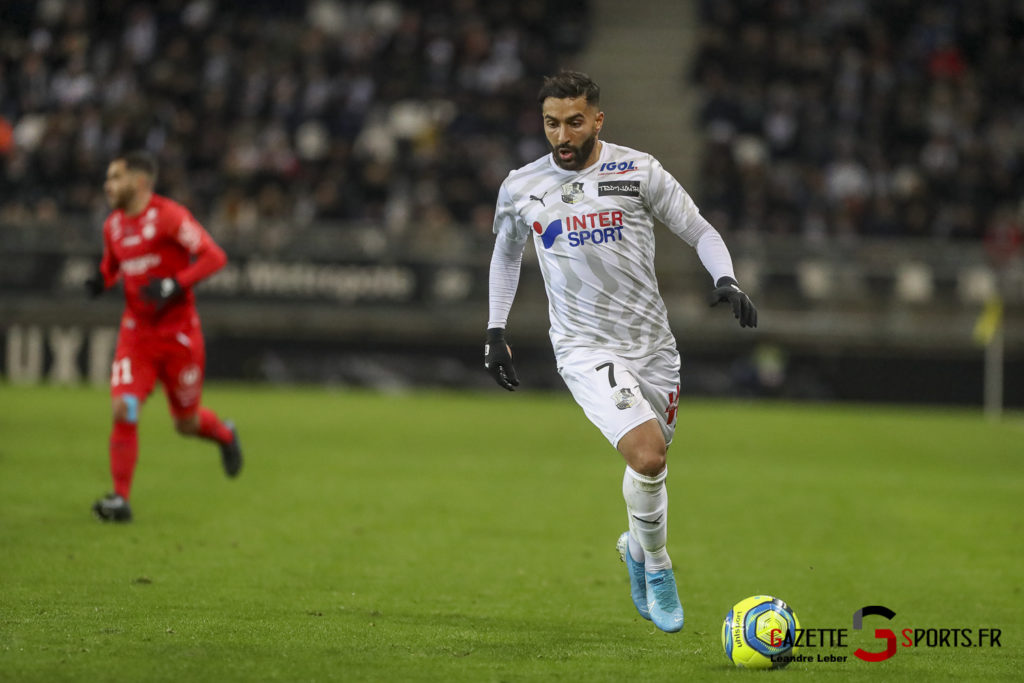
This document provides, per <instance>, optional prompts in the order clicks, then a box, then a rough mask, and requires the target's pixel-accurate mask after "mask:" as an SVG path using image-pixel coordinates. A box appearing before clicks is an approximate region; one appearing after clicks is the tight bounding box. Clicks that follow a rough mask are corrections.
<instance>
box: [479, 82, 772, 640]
mask: <svg viewBox="0 0 1024 683" xmlns="http://www.w3.org/2000/svg"><path fill="white" fill-rule="evenodd" d="M599 98H600V88H599V87H598V86H597V84H596V83H594V82H593V81H592V80H591V79H590V78H589V77H588V76H587V75H586V74H582V73H578V72H572V71H562V72H560V73H558V74H557V75H555V76H551V77H548V78H545V79H544V83H543V85H542V87H541V89H540V93H539V94H538V98H537V99H538V102H539V103H540V105H541V114H542V117H543V122H544V132H545V135H546V136H547V139H548V143H549V144H550V145H551V154H549V155H545V156H543V157H541V158H540V159H537V160H536V161H534V162H532V163H530V164H527V165H526V166H523V167H522V168H519V169H516V170H514V171H512V172H511V173H509V175H508V177H507V178H506V179H505V181H504V182H503V183H502V185H501V189H500V190H499V191H498V202H497V208H496V210H495V216H494V233H495V235H496V237H495V241H494V253H493V255H492V257H491V267H490V278H489V320H488V323H487V328H488V329H487V344H486V346H485V350H484V356H485V361H484V364H485V366H486V367H487V369H488V371H489V372H490V373H491V375H492V376H493V377H494V378H495V380H496V381H497V382H498V384H499V385H501V386H502V387H504V388H505V389H508V390H509V391H514V389H515V387H516V386H518V385H519V380H518V377H517V376H516V372H515V368H514V367H513V365H512V351H511V348H510V347H509V346H508V344H507V343H506V341H505V327H506V325H507V323H508V316H509V311H510V310H511V308H512V301H513V299H514V297H515V292H516V288H517V286H518V284H519V272H520V267H521V265H522V255H523V248H524V247H525V245H526V240H527V238H528V237H530V236H531V235H532V236H533V240H534V245H535V246H536V249H537V256H538V260H539V262H540V268H541V272H542V274H543V276H544V287H545V289H546V291H547V296H548V314H549V316H550V319H551V331H550V337H551V343H552V346H553V347H554V351H555V357H556V359H557V363H558V372H559V374H560V375H561V376H562V378H563V379H564V380H565V383H566V385H568V387H569V390H570V391H571V392H572V395H573V398H574V399H576V402H577V403H578V404H579V405H580V407H582V408H583V411H584V413H585V414H586V415H587V417H588V418H589V419H590V421H591V422H593V423H594V425H596V426H597V428H598V429H600V430H601V432H602V433H603V434H604V436H605V437H606V438H607V439H608V441H610V442H611V444H612V446H614V447H615V448H617V449H618V450H619V452H620V453H622V455H623V457H624V458H625V460H626V473H625V476H624V477H623V482H622V493H623V497H624V498H625V501H626V510H627V513H628V519H629V531H627V532H624V533H623V534H622V535H621V536H620V537H619V542H618V550H619V553H620V557H621V558H622V560H623V561H624V562H625V564H626V568H627V571H628V573H629V580H630V593H631V596H632V599H633V604H634V605H635V606H636V609H637V611H638V612H639V613H640V615H641V616H642V617H643V618H645V619H650V620H651V621H653V622H654V624H655V625H656V626H657V627H658V628H660V629H661V630H663V631H667V632H675V631H679V630H680V629H681V628H682V627H683V608H682V605H681V604H680V602H679V594H678V591H677V589H676V582H675V575H674V574H673V572H672V561H671V559H670V558H669V555H668V551H667V550H666V539H667V518H668V495H667V493H666V490H665V477H666V474H667V472H668V470H667V468H666V459H665V455H666V451H667V449H668V445H669V444H670V443H671V442H672V435H673V433H674V432H675V427H676V410H677V407H678V402H679V352H678V351H677V350H676V342H675V338H674V337H673V336H672V332H671V330H670V329H669V324H668V313H667V311H666V309H665V303H664V301H662V298H661V295H660V293H659V292H658V283H657V281H656V279H655V275H654V232H653V228H654V219H655V218H657V219H658V220H660V221H661V222H662V223H664V224H665V225H666V226H668V228H669V230H671V231H672V232H674V233H675V234H676V235H677V236H679V237H680V238H681V239H682V240H683V241H685V242H686V243H687V244H689V245H690V246H691V247H693V248H694V249H696V251H697V254H698V257H699V258H700V260H701V263H702V264H703V265H704V267H705V268H706V269H707V271H708V272H709V273H710V274H711V278H712V281H713V282H714V283H715V287H714V289H713V290H712V291H711V293H710V295H709V303H710V304H711V305H712V306H714V305H715V304H717V303H719V302H726V301H727V302H729V303H730V305H731V306H732V310H733V314H734V315H735V317H736V318H737V319H738V320H739V322H740V325H741V326H742V327H756V326H757V309H755V308H754V305H753V304H752V303H751V301H750V298H749V297H748V296H747V295H746V294H744V293H743V292H742V291H741V290H740V288H739V285H738V284H737V282H736V279H735V275H734V273H733V267H732V258H731V257H730V255H729V251H728V249H727V248H726V246H725V243H724V242H723V241H722V237H721V235H720V234H719V233H718V231H717V230H715V229H714V228H713V227H711V225H710V224H709V223H708V222H707V221H706V220H704V218H702V217H701V215H700V213H699V212H698V210H697V207H696V205H695V204H694V203H693V200H692V199H690V196H689V195H688V194H687V193H686V191H685V190H683V188H682V187H681V186H680V185H679V183H678V182H677V181H676V180H675V178H673V177H672V176H671V175H669V173H667V172H666V171H665V169H664V168H662V166H661V164H659V163H658V161H657V160H656V159H654V158H653V157H652V156H651V155H649V154H645V153H643V152H638V151H637V150H634V149H630V148H628V147H622V146H620V145H614V144H611V143H609V142H604V141H602V140H600V139H599V134H600V132H601V126H602V125H603V124H604V113H603V112H601V111H600V110H599V108H598V105H599Z"/></svg>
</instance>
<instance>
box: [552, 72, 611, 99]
mask: <svg viewBox="0 0 1024 683" xmlns="http://www.w3.org/2000/svg"><path fill="white" fill-rule="evenodd" d="M549 97H554V98H556V99H560V100H562V99H566V98H569V97H582V98H584V99H585V100H586V101H587V104H593V105H596V104H598V103H599V102H600V101H601V88H600V86H598V85H597V83H594V81H592V80H591V79H590V76H588V75H587V74H585V73H581V72H579V71H566V70H564V69H563V70H562V71H559V72H558V73H557V74H555V75H554V76H545V77H544V83H543V84H542V85H541V86H540V92H538V93H537V102H538V103H539V104H541V105H543V104H544V100H546V99H547V98H549Z"/></svg>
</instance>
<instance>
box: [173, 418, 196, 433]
mask: <svg viewBox="0 0 1024 683" xmlns="http://www.w3.org/2000/svg"><path fill="white" fill-rule="evenodd" d="M174 428H175V429H176V430H177V431H178V433H179V434H181V435H182V436H195V435H196V434H198V433H199V415H189V416H188V417H176V418H174Z"/></svg>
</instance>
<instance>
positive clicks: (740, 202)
mask: <svg viewBox="0 0 1024 683" xmlns="http://www.w3.org/2000/svg"><path fill="white" fill-rule="evenodd" d="M700 16H701V21H702V29H701V31H700V36H701V41H700V45H699V47H698V50H697V57H696V60H695V62H694V64H693V66H692V72H691V74H692V79H691V82H692V83H693V84H696V85H698V86H700V88H701V91H702V93H703V95H704V100H703V102H704V104H703V107H702V109H701V111H700V115H699V121H700V124H701V125H702V126H703V130H704V132H705V139H706V149H705V153H704V156H703V160H702V173H701V181H700V184H699V188H695V189H696V192H695V194H697V195H698V203H699V204H700V205H701V208H702V210H703V211H704V212H705V213H707V214H709V216H710V219H711V221H712V223H713V224H715V225H716V226H719V227H720V228H724V229H725V230H730V229H732V230H741V231H743V230H748V231H756V230H762V231H769V232H772V233H783V234H786V233H792V234H798V235H802V236H804V237H805V238H807V239H809V240H812V241H816V240H827V241H831V240H833V239H844V238H853V237H856V236H860V235H879V236H907V237H927V238H939V239H979V238H985V239H989V240H1000V239H1010V240H1014V239H1016V240H1018V241H1019V239H1020V235H1021V231H1022V223H1024V202H1022V199H1024V195H1022V192H1021V188H1024V5H1022V4H1021V3H1020V2H1011V1H1009V0H977V1H975V0H970V1H968V0H949V1H946V2H916V1H914V0H828V1H827V2H825V1H818V0H702V2H701V3H700Z"/></svg>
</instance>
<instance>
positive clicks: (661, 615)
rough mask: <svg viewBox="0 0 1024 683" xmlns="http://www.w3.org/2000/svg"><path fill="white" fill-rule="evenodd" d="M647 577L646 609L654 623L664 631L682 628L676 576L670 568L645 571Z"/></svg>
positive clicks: (670, 631) (674, 630) (673, 631)
mask: <svg viewBox="0 0 1024 683" xmlns="http://www.w3.org/2000/svg"><path fill="white" fill-rule="evenodd" d="M645 574H646V578H647V609H648V611H650V613H651V621H653V622H654V625H655V626H657V627H658V628H660V629H661V630H662V631H665V632H666V633H675V632H676V631H679V630H681V629H682V628H683V606H682V605H681V604H680V603H679V592H678V591H677V590H676V576H675V574H673V573H672V570H671V569H661V570H659V571H653V572H645Z"/></svg>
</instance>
